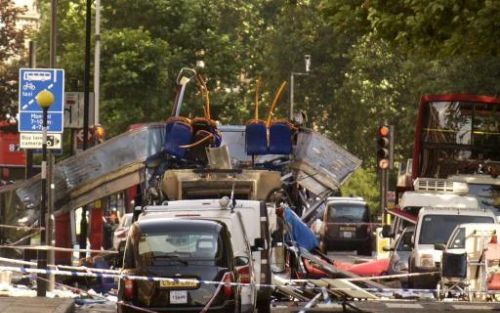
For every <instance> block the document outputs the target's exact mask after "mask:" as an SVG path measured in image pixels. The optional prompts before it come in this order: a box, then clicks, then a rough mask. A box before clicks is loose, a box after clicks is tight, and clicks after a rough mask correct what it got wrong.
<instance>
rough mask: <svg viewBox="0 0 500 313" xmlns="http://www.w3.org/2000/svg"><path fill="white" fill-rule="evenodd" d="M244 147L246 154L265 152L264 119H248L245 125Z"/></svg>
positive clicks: (265, 133)
mask: <svg viewBox="0 0 500 313" xmlns="http://www.w3.org/2000/svg"><path fill="white" fill-rule="evenodd" d="M245 149H246V152H247V155H262V154H267V153H268V150H267V129H266V124H265V123H264V121H260V120H250V121H248V122H247V124H246V127H245Z"/></svg>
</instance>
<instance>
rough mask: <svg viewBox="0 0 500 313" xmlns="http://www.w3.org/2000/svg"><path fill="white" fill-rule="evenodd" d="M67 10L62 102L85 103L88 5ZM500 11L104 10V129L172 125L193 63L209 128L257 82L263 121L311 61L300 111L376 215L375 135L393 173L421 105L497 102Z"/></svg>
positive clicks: (443, 5) (236, 109)
mask: <svg viewBox="0 0 500 313" xmlns="http://www.w3.org/2000/svg"><path fill="white" fill-rule="evenodd" d="M4 1H5V0H4ZM40 3H41V4H42V6H41V7H42V15H43V16H44V18H43V20H42V28H41V32H40V34H38V40H39V45H38V46H39V58H38V59H39V63H41V64H42V65H44V64H45V65H46V63H44V62H43V60H48V30H49V29H48V27H49V26H48V25H49V23H48V22H49V21H48V14H47V13H49V10H48V3H49V1H48V0H40ZM58 10H59V11H58V18H59V20H58V21H59V22H58V25H59V26H58V27H59V31H58V42H59V43H58V63H59V66H60V67H64V68H65V69H66V76H67V81H68V84H67V86H69V88H67V90H68V91H69V90H70V89H71V90H72V91H81V90H82V89H83V87H82V84H81V82H82V80H83V57H84V55H83V52H84V27H83V25H84V17H85V1H83V0H77V1H74V0H72V1H70V0H60V1H59V2H58ZM499 11H500V2H499V1H493V0H471V1H462V2H457V1H450V0H436V1H414V0H402V1H396V0H370V1H366V0H278V1H264V0H232V1H229V0H221V1H208V0H201V1H200V0H185V1H174V0H149V1H128V0H110V1H104V2H103V12H102V16H103V22H102V31H103V34H102V38H101V39H102V49H103V51H102V60H101V68H102V72H101V81H102V86H101V88H102V90H101V95H102V97H101V112H102V118H101V120H102V123H103V124H104V126H105V128H106V129H107V131H108V134H110V135H114V134H118V133H120V132H122V131H124V130H125V129H127V127H128V126H129V125H130V124H132V123H139V122H152V121H160V120H164V119H165V118H166V117H167V116H168V115H169V113H170V110H171V106H172V102H173V100H174V95H175V78H176V76H177V73H178V71H179V69H180V68H181V67H186V66H187V67H194V66H195V64H196V61H197V60H203V61H204V63H205V64H206V67H205V68H203V69H199V71H201V72H202V73H203V75H204V76H205V77H207V78H208V87H209V89H210V99H211V108H212V116H213V117H215V118H216V119H219V120H220V121H221V122H222V123H238V124H239V123H243V122H244V121H246V120H248V119H250V118H252V112H253V102H254V100H253V99H254V88H255V78H256V77H257V76H262V80H263V85H262V87H261V97H260V99H261V102H260V103H261V110H260V112H261V113H260V118H265V117H266V115H267V109H268V107H269V104H270V102H271V100H272V97H273V95H274V91H275V89H276V88H277V87H278V86H279V84H280V82H281V81H283V80H288V79H289V78H290V74H291V73H292V72H296V73H297V72H303V71H304V59H303V57H304V55H305V54H310V55H311V56H312V64H311V72H310V73H309V74H308V75H296V76H295V84H294V87H295V92H294V96H295V97H294V104H295V110H296V111H298V110H303V111H305V112H307V114H308V115H309V125H308V126H310V127H312V128H314V129H316V130H318V131H320V132H322V133H325V134H326V135H327V136H329V137H330V138H332V139H334V140H335V141H336V142H338V143H339V144H341V145H343V146H344V147H346V148H347V149H348V150H349V151H351V152H352V153H354V154H355V155H357V156H358V157H360V158H361V159H363V161H364V165H363V169H361V170H359V171H357V172H356V174H355V175H354V176H353V178H352V179H351V181H350V182H348V184H347V185H346V187H345V188H344V190H343V191H345V190H347V191H345V192H347V193H350V191H352V192H353V193H354V194H356V195H361V196H364V197H365V198H369V199H368V200H369V201H375V200H373V199H376V197H377V195H376V192H377V191H376V190H377V188H376V175H375V172H374V152H375V129H376V127H377V125H378V123H379V122H382V121H387V122H390V123H392V124H394V125H395V132H396V151H395V152H396V160H398V161H404V160H405V159H406V158H408V157H410V153H411V149H412V141H413V129H414V127H413V125H414V124H415V115H416V110H415V108H416V103H417V102H418V99H419V97H420V96H421V95H423V94H429V93H451V92H453V93H471V94H486V95H498V94H499V92H500V82H499V79H500V78H499V77H500V74H499V73H500V59H499V54H498V53H499V51H498V49H499V47H500V42H499V40H500V39H499V37H498V31H497V30H498V29H500V24H499V21H500V19H498V16H499ZM92 59H93V58H92ZM289 83H290V82H289ZM287 87H288V88H289V85H288V86H287ZM288 88H287V89H288ZM288 90H289V89H288ZM289 96H290V94H289V92H285V93H284V94H283V96H282V99H281V100H280V102H279V103H278V106H277V111H276V113H275V116H277V117H278V118H285V117H286V116H287V115H288V104H289V101H288V99H289ZM201 103H202V102H201V98H200V95H199V94H198V92H197V91H196V90H195V88H194V85H189V86H188V90H187V92H186V96H185V101H184V106H183V108H182V114H184V115H188V116H200V115H201V114H202V106H201ZM370 199H372V200H370ZM372 207H376V205H375V203H374V205H373V206H372Z"/></svg>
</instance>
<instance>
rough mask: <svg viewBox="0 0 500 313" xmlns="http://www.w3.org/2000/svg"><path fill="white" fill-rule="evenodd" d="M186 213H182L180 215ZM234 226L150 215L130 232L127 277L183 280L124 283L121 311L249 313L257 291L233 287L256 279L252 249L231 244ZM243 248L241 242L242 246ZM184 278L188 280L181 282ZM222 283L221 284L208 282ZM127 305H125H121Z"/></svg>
mask: <svg viewBox="0 0 500 313" xmlns="http://www.w3.org/2000/svg"><path fill="white" fill-rule="evenodd" d="M181 215H182V214H181ZM230 229H231V226H228V225H227V224H226V223H223V222H221V221H218V220H211V219H203V218H200V216H198V217H185V218H182V217H178V218H175V217H174V218H172V217H165V216H162V215H161V213H158V214H151V215H150V216H147V217H146V218H144V219H139V220H138V221H137V222H136V223H134V224H133V225H132V226H131V228H130V231H129V235H128V239H127V243H126V247H125V255H124V260H123V262H124V264H123V270H122V271H123V273H124V274H127V275H140V276H141V275H142V276H144V275H147V276H154V277H166V278H172V279H181V280H165V281H147V280H128V279H121V280H120V282H119V291H118V300H119V302H120V303H119V305H118V307H117V308H118V312H120V313H121V312H136V310H135V309H134V307H139V309H138V310H137V311H138V312H139V311H140V309H141V308H142V309H146V310H152V311H155V312H171V311H175V312H200V311H202V310H203V309H204V308H205V307H206V306H209V312H243V311H246V312H249V311H252V310H253V308H254V305H255V294H256V292H255V289H254V288H255V287H254V286H253V285H247V286H246V287H241V285H240V286H238V287H237V286H235V285H233V284H228V285H224V284H223V283H234V282H237V281H241V282H246V283H248V282H251V281H252V280H253V279H254V277H253V275H252V272H251V271H250V268H251V267H252V265H251V262H252V259H251V254H250V251H249V249H250V248H249V247H248V249H247V253H246V254H244V253H243V252H242V251H241V249H243V250H245V249H244V248H240V249H239V251H237V250H236V249H238V247H236V246H235V245H234V244H233V243H235V242H234V240H233V238H234V237H238V236H237V235H236V234H231V233H230ZM240 244H241V243H240ZM182 279H187V280H184V281H182ZM207 281H208V282H221V283H222V285H221V286H222V287H221V288H220V290H219V291H218V292H216V291H217V289H218V286H219V285H218V284H213V283H205V282H207ZM121 301H123V303H122V302H121Z"/></svg>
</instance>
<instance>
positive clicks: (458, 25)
mask: <svg viewBox="0 0 500 313" xmlns="http://www.w3.org/2000/svg"><path fill="white" fill-rule="evenodd" d="M367 3H369V4H368V5H367V6H368V20H369V21H370V23H371V27H372V28H373V29H374V30H377V32H378V34H379V35H380V36H381V37H382V38H384V39H386V40H390V41H391V42H392V43H394V44H395V45H402V46H404V47H405V48H406V49H408V50H411V51H414V50H416V48H417V50H418V51H419V52H420V53H424V54H427V55H432V56H436V55H439V56H444V57H448V56H457V55H458V56H460V55H494V56H498V55H499V52H500V41H499V39H498V36H495V35H494V34H495V33H496V32H498V29H499V27H500V22H499V18H498V17H499V16H500V2H498V1H495V0H468V1H450V0H434V1H412V0H407V1H399V0H372V1H369V2H367Z"/></svg>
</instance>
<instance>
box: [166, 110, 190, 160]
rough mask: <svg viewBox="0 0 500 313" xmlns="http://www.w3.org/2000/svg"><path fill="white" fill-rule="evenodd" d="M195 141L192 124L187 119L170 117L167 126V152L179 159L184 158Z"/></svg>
mask: <svg viewBox="0 0 500 313" xmlns="http://www.w3.org/2000/svg"><path fill="white" fill-rule="evenodd" d="M192 139H193V128H192V127H191V122H190V120H189V119H187V118H185V117H170V118H168V119H167V123H166V126H165V145H164V148H165V152H167V153H168V154H170V155H173V156H175V157H178V158H183V157H184V155H185V154H186V149H185V148H182V147H181V146H183V145H188V144H190V143H191V141H192Z"/></svg>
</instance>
